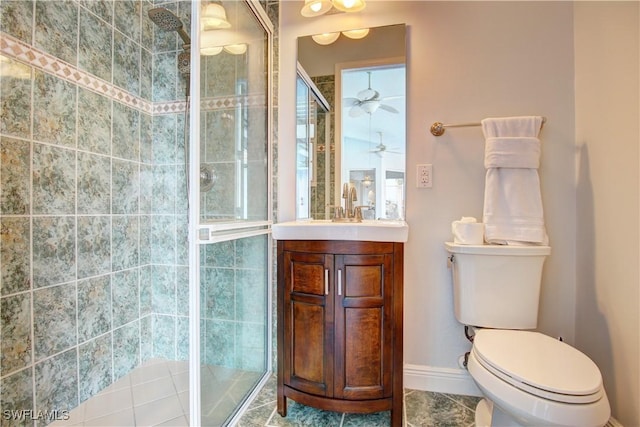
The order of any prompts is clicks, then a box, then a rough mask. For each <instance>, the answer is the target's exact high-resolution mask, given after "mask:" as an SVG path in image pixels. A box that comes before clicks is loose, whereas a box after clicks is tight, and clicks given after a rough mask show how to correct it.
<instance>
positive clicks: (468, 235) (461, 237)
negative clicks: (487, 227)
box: [451, 216, 484, 245]
mask: <svg viewBox="0 0 640 427" xmlns="http://www.w3.org/2000/svg"><path fill="white" fill-rule="evenodd" d="M451 232H452V233H453V243H457V244H460V245H481V244H482V243H483V238H484V224H482V223H479V222H477V221H476V219H475V218H474V217H468V216H463V217H462V218H461V219H460V220H459V221H453V222H452V223H451Z"/></svg>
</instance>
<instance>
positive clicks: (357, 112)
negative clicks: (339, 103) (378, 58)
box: [344, 71, 401, 117]
mask: <svg viewBox="0 0 640 427" xmlns="http://www.w3.org/2000/svg"><path fill="white" fill-rule="evenodd" d="M367 74H369V86H368V88H367V89H364V90H361V91H360V92H358V94H357V96H358V97H357V98H345V99H344V103H345V106H346V107H351V109H350V110H349V116H350V117H359V116H361V115H362V114H364V113H367V114H373V113H375V112H376V110H377V109H378V108H381V109H383V110H385V111H388V112H390V113H394V114H397V113H398V110H396V109H395V108H393V107H392V106H390V105H387V104H383V103H382V101H384V100H387V99H394V98H401V97H400V96H391V97H385V98H381V97H380V92H378V91H377V90H375V89H371V71H367Z"/></svg>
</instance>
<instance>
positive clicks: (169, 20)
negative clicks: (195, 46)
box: [148, 7, 191, 45]
mask: <svg viewBox="0 0 640 427" xmlns="http://www.w3.org/2000/svg"><path fill="white" fill-rule="evenodd" d="M148 15H149V19H151V20H152V21H153V23H154V24H156V25H157V26H158V27H160V28H161V29H163V30H165V31H177V32H178V35H179V36H180V38H182V41H183V42H184V44H185V45H190V44H191V39H190V38H189V35H188V34H187V33H186V32H185V31H184V27H183V25H182V21H181V20H180V18H178V17H177V16H176V15H174V14H173V12H171V11H170V10H168V9H165V8H164V7H156V8H153V9H149V12H148Z"/></svg>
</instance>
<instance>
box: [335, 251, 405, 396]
mask: <svg viewBox="0 0 640 427" xmlns="http://www.w3.org/2000/svg"><path fill="white" fill-rule="evenodd" d="M335 269H336V273H335V275H336V295H335V298H336V299H335V307H336V308H335V310H336V314H335V322H336V325H335V354H336V360H335V385H334V395H335V397H336V398H339V399H380V398H383V397H389V396H391V395H392V392H393V390H392V378H391V376H392V375H391V373H392V372H393V371H392V363H393V318H392V316H393V270H392V269H393V256H392V255H390V254H384V255H341V256H336V259H335Z"/></svg>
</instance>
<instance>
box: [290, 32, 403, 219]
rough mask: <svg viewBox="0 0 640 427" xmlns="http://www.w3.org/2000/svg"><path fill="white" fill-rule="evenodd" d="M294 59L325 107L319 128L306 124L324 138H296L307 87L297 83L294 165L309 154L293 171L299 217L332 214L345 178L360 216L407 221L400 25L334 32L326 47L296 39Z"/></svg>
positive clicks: (308, 39) (341, 200) (341, 202)
mask: <svg viewBox="0 0 640 427" xmlns="http://www.w3.org/2000/svg"><path fill="white" fill-rule="evenodd" d="M298 62H299V66H298V69H299V70H303V72H302V74H304V75H306V76H308V78H309V80H310V81H311V86H310V87H312V88H314V90H317V91H318V92H319V93H320V94H321V96H322V97H323V98H324V99H325V100H326V101H327V103H328V104H329V108H327V110H328V112H326V113H324V114H321V115H320V116H318V117H319V120H320V121H321V122H322V131H321V132H318V129H320V123H319V122H318V123H315V126H312V127H311V128H312V129H314V132H315V136H316V137H318V135H319V134H320V135H321V136H320V137H321V138H324V139H323V141H322V142H317V143H316V144H313V143H312V144H310V145H309V144H308V145H304V144H301V143H300V141H301V138H300V135H302V133H301V132H302V131H303V129H301V128H300V123H301V122H300V112H301V104H300V99H301V97H304V96H305V95H304V94H303V92H305V91H308V90H309V89H305V88H304V87H302V86H300V85H299V86H298V90H299V92H298V94H297V96H298V109H297V111H298V116H299V117H298V119H299V121H298V135H299V138H298V145H297V158H298V160H299V163H298V167H299V168H300V166H301V163H300V161H301V160H303V159H304V158H305V157H308V158H309V159H310V160H308V161H307V162H306V165H307V167H308V168H309V169H308V170H307V171H306V175H305V173H304V172H302V169H298V182H297V196H298V199H297V205H298V210H297V217H298V218H308V217H311V218H314V219H331V218H333V217H334V215H335V212H336V208H338V207H340V206H342V207H344V206H345V204H346V200H345V199H344V198H343V194H342V192H343V188H344V187H343V186H344V184H345V183H347V184H348V185H349V187H353V188H354V189H355V193H356V197H357V200H355V201H354V203H352V205H353V206H361V210H362V217H363V219H404V208H405V206H404V194H405V152H406V147H405V146H406V108H405V105H406V103H405V99H406V66H405V25H392V26H386V27H377V28H371V29H370V31H369V33H368V34H367V36H366V37H364V38H363V39H358V40H355V39H350V38H347V37H339V38H338V39H337V40H336V41H335V42H334V43H332V44H330V45H320V44H318V43H316V42H314V41H313V39H312V37H311V36H308V37H300V38H298ZM299 75H300V73H299ZM307 96H308V95H307ZM307 108H309V106H307ZM306 150H308V151H306ZM305 196H306V198H304V197H305ZM347 215H348V214H347Z"/></svg>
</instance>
